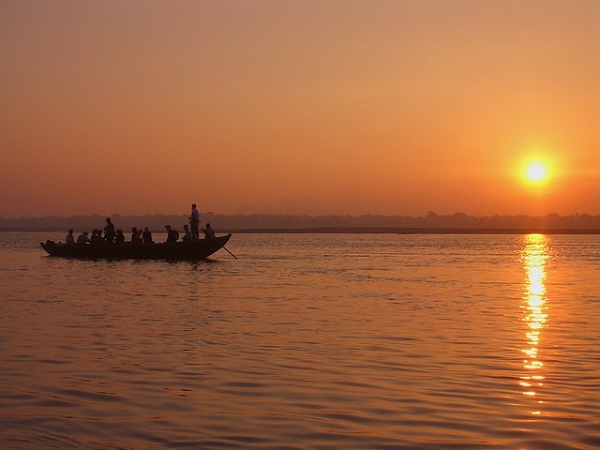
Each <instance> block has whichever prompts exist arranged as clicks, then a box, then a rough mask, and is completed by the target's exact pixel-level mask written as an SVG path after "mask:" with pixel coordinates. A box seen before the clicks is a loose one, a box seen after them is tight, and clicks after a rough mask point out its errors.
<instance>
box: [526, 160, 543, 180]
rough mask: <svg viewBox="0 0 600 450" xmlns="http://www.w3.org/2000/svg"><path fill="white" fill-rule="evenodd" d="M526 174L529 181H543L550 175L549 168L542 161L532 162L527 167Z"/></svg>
mask: <svg viewBox="0 0 600 450" xmlns="http://www.w3.org/2000/svg"><path fill="white" fill-rule="evenodd" d="M525 176H526V177H527V179H528V180H529V181H532V182H541V181H543V180H545V179H546V177H547V176H548V169H547V168H546V165H545V164H543V163H541V162H532V163H530V164H529V165H528V166H527V168H526V169H525Z"/></svg>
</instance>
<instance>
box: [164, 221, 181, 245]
mask: <svg viewBox="0 0 600 450" xmlns="http://www.w3.org/2000/svg"><path fill="white" fill-rule="evenodd" d="M165 228H166V229H167V242H177V240H178V239H179V232H178V231H177V230H174V229H173V228H171V225H165Z"/></svg>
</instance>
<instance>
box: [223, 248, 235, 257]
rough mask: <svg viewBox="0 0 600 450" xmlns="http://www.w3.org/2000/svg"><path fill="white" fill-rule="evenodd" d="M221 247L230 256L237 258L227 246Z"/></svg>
mask: <svg viewBox="0 0 600 450" xmlns="http://www.w3.org/2000/svg"><path fill="white" fill-rule="evenodd" d="M223 248H224V249H225V250H227V253H229V254H230V255H231V256H233V257H234V258H235V259H238V257H237V256H235V255H234V254H233V253H231V252H230V251H229V249H228V248H227V247H225V246H223Z"/></svg>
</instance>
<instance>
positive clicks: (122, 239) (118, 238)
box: [115, 228, 125, 244]
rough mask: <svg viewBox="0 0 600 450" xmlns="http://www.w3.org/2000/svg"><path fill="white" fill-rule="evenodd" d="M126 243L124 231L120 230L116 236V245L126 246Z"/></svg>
mask: <svg viewBox="0 0 600 450" xmlns="http://www.w3.org/2000/svg"><path fill="white" fill-rule="evenodd" d="M124 243H125V235H124V234H123V230H121V229H120V228H119V229H118V230H117V232H116V234H115V244H124Z"/></svg>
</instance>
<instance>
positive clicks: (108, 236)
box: [104, 217, 116, 244]
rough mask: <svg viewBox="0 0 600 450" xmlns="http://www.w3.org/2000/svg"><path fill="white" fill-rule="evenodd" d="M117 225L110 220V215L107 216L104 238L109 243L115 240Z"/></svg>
mask: <svg viewBox="0 0 600 450" xmlns="http://www.w3.org/2000/svg"><path fill="white" fill-rule="evenodd" d="M115 236H116V233H115V226H114V225H113V223H112V222H111V221H110V217H107V218H106V226H105V227H104V240H105V241H106V243H107V244H112V243H113V242H114V240H115Z"/></svg>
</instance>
